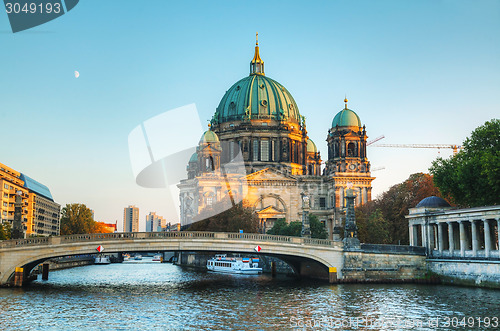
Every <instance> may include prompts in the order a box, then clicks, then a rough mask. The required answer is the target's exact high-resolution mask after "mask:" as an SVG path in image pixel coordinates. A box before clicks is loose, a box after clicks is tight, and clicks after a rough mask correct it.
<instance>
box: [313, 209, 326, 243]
mask: <svg viewBox="0 0 500 331" xmlns="http://www.w3.org/2000/svg"><path fill="white" fill-rule="evenodd" d="M309 226H310V227H311V238H318V239H326V238H327V237H328V234H327V233H326V228H325V225H324V224H323V223H321V222H320V221H319V219H318V216H316V215H313V214H309Z"/></svg>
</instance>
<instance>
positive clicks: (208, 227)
mask: <svg viewBox="0 0 500 331" xmlns="http://www.w3.org/2000/svg"><path fill="white" fill-rule="evenodd" d="M229 206H231V205H230V204H229V202H228V201H222V202H219V203H217V204H214V205H213V206H210V207H208V208H206V209H205V210H203V211H202V212H201V213H200V215H198V217H197V218H196V220H198V221H196V222H195V223H193V224H192V225H191V226H190V227H189V228H188V231H213V232H239V230H243V232H245V233H258V232H259V219H258V217H257V215H256V214H255V213H254V212H253V210H252V209H251V208H247V207H244V206H243V205H242V204H241V203H239V204H236V205H235V206H232V207H230V208H229ZM214 210H224V211H223V212H221V213H219V214H217V215H214V216H211V217H206V215H212V214H213V211H214Z"/></svg>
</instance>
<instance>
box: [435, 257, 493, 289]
mask: <svg viewBox="0 0 500 331" xmlns="http://www.w3.org/2000/svg"><path fill="white" fill-rule="evenodd" d="M427 268H428V270H429V271H430V272H432V273H433V274H435V275H437V276H438V277H439V279H440V280H441V283H443V284H451V285H464V286H476V287H488V288H497V289H500V261H492V260H450V259H428V260H427Z"/></svg>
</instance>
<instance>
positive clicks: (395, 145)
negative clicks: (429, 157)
mask: <svg viewBox="0 0 500 331" xmlns="http://www.w3.org/2000/svg"><path fill="white" fill-rule="evenodd" d="M367 145H368V144H367ZM371 147H396V148H437V149H441V148H451V149H453V155H457V153H458V151H459V150H460V149H462V148H463V147H462V146H459V145H448V144H378V145H371Z"/></svg>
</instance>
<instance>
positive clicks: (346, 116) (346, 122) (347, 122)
mask: <svg viewBox="0 0 500 331" xmlns="http://www.w3.org/2000/svg"><path fill="white" fill-rule="evenodd" d="M337 125H338V126H357V127H361V120H360V119H359V116H358V115H357V114H356V113H355V112H353V111H352V110H350V109H347V108H345V109H342V110H341V111H340V112H338V113H337V115H335V117H334V118H333V121H332V128H334V127H336V126H337Z"/></svg>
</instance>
